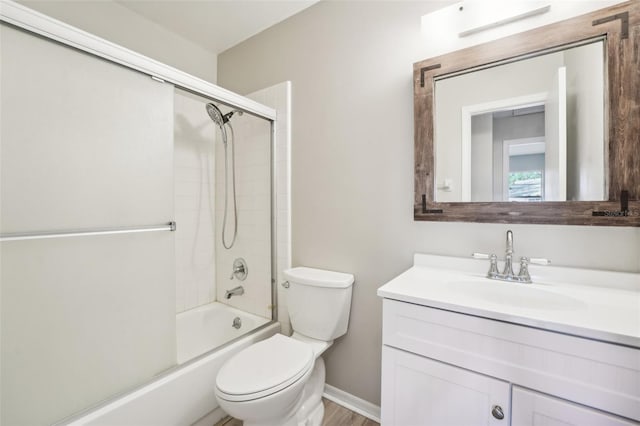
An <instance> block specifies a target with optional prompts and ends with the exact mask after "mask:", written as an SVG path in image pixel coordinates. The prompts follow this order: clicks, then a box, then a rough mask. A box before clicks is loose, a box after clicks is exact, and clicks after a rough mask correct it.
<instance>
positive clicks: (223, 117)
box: [207, 103, 242, 127]
mask: <svg viewBox="0 0 640 426" xmlns="http://www.w3.org/2000/svg"><path fill="white" fill-rule="evenodd" d="M235 113H238V115H242V111H240V110H237V109H234V110H233V111H231V112H228V113H226V114H222V111H220V108H218V107H217V106H215V105H214V104H212V103H208V104H207V114H209V117H211V119H212V120H213V122H214V123H216V124H217V125H218V126H220V127H222V126H223V125H225V124H227V122H228V121H229V120H230V119H231V117H232V116H233V114H235Z"/></svg>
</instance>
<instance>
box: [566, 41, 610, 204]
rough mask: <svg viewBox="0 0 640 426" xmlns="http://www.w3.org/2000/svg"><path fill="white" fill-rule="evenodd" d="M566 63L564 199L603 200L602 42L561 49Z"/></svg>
mask: <svg viewBox="0 0 640 426" xmlns="http://www.w3.org/2000/svg"><path fill="white" fill-rule="evenodd" d="M564 60H565V64H567V120H568V121H567V158H573V159H575V161H570V162H568V164H567V199H568V200H604V199H606V193H605V187H604V185H603V182H604V181H605V160H604V158H605V157H604V154H605V149H604V147H603V146H602V144H601V141H602V140H603V139H604V141H605V143H606V141H607V138H606V135H605V131H604V114H603V113H602V112H603V108H604V105H603V103H602V101H601V98H602V96H601V94H602V93H604V87H603V85H604V63H603V61H604V55H603V54H602V43H594V44H590V45H587V46H583V47H581V48H580V49H571V50H567V51H566V52H565V59H564Z"/></svg>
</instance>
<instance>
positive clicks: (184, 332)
mask: <svg viewBox="0 0 640 426" xmlns="http://www.w3.org/2000/svg"><path fill="white" fill-rule="evenodd" d="M236 318H239V319H240V320H239V323H240V324H241V325H240V327H239V328H235V327H233V321H234V320H235V319H236ZM268 322H269V320H268V319H266V318H262V317H259V316H257V315H252V314H249V313H247V312H243V311H241V310H238V309H235V308H232V307H231V306H227V305H225V304H222V303H218V302H213V303H210V304H208V305H204V306H200V307H198V308H195V309H191V310H189V311H186V312H182V313H180V314H178V315H177V316H176V335H177V346H178V364H182V363H183V362H185V361H188V360H190V359H193V358H195V357H197V356H198V355H202V354H203V353H205V352H209V351H210V350H211V349H213V348H217V347H218V346H222V345H224V344H225V343H227V342H230V341H231V340H233V339H236V338H238V337H240V336H242V335H243V334H247V333H248V332H249V331H251V330H253V329H255V328H258V327H260V326H261V325H263V324H266V323H268Z"/></svg>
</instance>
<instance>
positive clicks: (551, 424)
mask: <svg viewBox="0 0 640 426" xmlns="http://www.w3.org/2000/svg"><path fill="white" fill-rule="evenodd" d="M512 395H513V396H512V397H513V401H512V404H513V405H512V408H511V409H512V410H513V411H512V412H513V415H512V417H511V424H513V425H518V426H555V425H558V426H562V425H576V426H579V425H598V426H624V425H630V424H636V425H637V423H631V422H628V421H626V420H623V419H621V418H619V417H616V416H612V415H610V414H607V413H604V412H602V411H599V410H594V409H592V408H589V407H584V406H581V405H578V404H573V403H571V402H568V401H564V400H561V399H558V398H554V397H551V396H548V395H543V394H541V393H538V392H533V391H530V390H527V389H523V388H520V387H518V386H513V394H512Z"/></svg>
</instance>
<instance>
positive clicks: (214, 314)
mask: <svg viewBox="0 0 640 426" xmlns="http://www.w3.org/2000/svg"><path fill="white" fill-rule="evenodd" d="M235 317H240V318H241V321H242V323H243V324H242V326H241V328H240V329H239V330H236V329H235V328H233V327H232V324H233V319H234V318H235ZM176 321H177V322H176V327H177V330H178V331H177V343H178V362H179V363H181V362H184V361H185V360H187V359H191V358H192V357H193V356H198V355H200V354H202V353H205V352H207V351H209V350H211V349H212V348H214V347H217V346H220V345H223V344H225V342H227V341H229V340H232V339H235V338H238V337H240V336H241V335H242V334H244V333H246V332H247V330H249V329H251V328H255V327H260V326H261V325H264V326H263V327H262V328H260V329H258V330H256V331H254V332H252V333H249V334H247V335H245V336H243V337H241V338H239V339H238V340H237V341H234V342H232V343H229V344H227V345H226V346H223V347H222V348H220V349H218V350H216V351H214V352H212V353H210V354H207V355H204V356H202V357H201V358H199V359H197V360H195V361H192V362H187V363H185V365H183V366H181V367H179V368H177V369H176V370H174V371H172V372H170V373H168V374H166V375H164V376H162V377H160V378H159V379H158V380H155V381H153V382H151V383H149V384H148V385H146V386H144V387H142V388H140V389H137V390H135V391H133V392H130V393H128V394H126V395H124V396H122V397H120V398H118V399H116V400H114V401H112V402H109V403H107V404H106V405H104V406H102V407H100V408H97V409H95V410H93V411H91V412H89V413H88V414H86V415H82V416H81V417H77V418H75V419H73V420H72V421H71V422H69V423H66V424H69V425H73V426H80V425H92V426H93V425H96V426H97V425H100V426H131V425H136V426H145V425H148V426H164V425H166V426H181V425H184V426H188V425H192V424H194V423H196V422H198V421H199V420H201V419H202V418H203V417H205V416H206V418H205V419H206V420H205V421H201V422H198V424H211V425H212V424H214V423H215V422H217V421H218V420H219V419H220V418H221V417H222V415H223V413H222V411H221V410H220V409H219V407H218V402H217V401H216V397H215V393H214V388H215V378H216V375H217V374H218V370H220V367H222V364H223V363H224V362H225V361H226V360H227V359H229V357H231V356H232V355H233V354H235V353H237V352H238V351H240V350H241V349H243V348H245V347H247V346H249V345H251V344H253V343H255V342H258V341H260V340H264V339H266V338H268V337H270V336H272V335H274V334H275V333H277V332H279V331H280V324H279V323H273V324H268V325H265V324H267V323H268V322H269V321H268V320H266V319H264V318H260V317H257V316H254V315H251V314H247V313H246V312H242V311H239V310H237V309H234V308H231V307H228V306H226V305H224V304H221V303H211V304H209V305H205V306H202V307H200V308H196V309H193V310H191V311H187V312H184V313H181V314H179V315H177V316H176Z"/></svg>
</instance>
